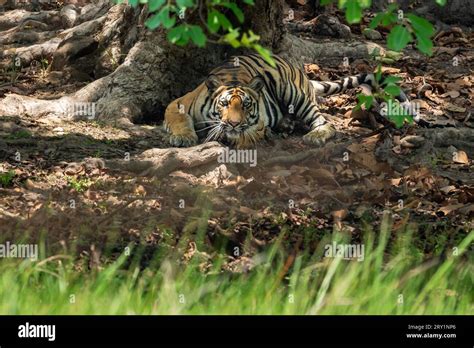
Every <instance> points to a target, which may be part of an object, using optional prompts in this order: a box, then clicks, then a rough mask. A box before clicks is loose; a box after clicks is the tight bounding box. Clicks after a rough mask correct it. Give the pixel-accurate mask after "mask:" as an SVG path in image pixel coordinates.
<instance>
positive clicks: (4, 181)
mask: <svg viewBox="0 0 474 348" xmlns="http://www.w3.org/2000/svg"><path fill="white" fill-rule="evenodd" d="M14 177H15V172H14V171H13V170H9V171H8V172H5V173H0V186H1V187H8V186H10V185H11V184H12V182H13V178H14Z"/></svg>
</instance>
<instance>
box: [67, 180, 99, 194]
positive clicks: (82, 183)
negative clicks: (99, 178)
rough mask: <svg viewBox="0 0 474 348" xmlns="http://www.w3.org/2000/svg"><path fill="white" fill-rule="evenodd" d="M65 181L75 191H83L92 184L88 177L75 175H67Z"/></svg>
mask: <svg viewBox="0 0 474 348" xmlns="http://www.w3.org/2000/svg"><path fill="white" fill-rule="evenodd" d="M67 182H68V184H69V187H71V188H72V189H74V190H75V191H77V192H84V191H86V190H87V189H88V188H89V187H90V186H91V185H92V184H93V183H92V181H91V180H90V179H88V178H84V179H78V178H75V177H68V178H67Z"/></svg>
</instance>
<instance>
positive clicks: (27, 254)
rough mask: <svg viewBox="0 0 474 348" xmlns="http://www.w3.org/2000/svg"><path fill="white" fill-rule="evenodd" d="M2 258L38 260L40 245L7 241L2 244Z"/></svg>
mask: <svg viewBox="0 0 474 348" xmlns="http://www.w3.org/2000/svg"><path fill="white" fill-rule="evenodd" d="M0 258H19V259H30V260H32V261H36V260H38V245H37V244H13V243H10V242H8V241H7V242H6V243H5V244H0Z"/></svg>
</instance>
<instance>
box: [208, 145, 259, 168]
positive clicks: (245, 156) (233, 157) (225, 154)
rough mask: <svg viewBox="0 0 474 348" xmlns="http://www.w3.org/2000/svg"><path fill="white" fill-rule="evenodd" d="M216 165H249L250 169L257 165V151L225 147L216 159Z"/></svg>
mask: <svg viewBox="0 0 474 348" xmlns="http://www.w3.org/2000/svg"><path fill="white" fill-rule="evenodd" d="M217 162H218V163H249V165H250V167H255V166H256V165H257V150H255V149H253V150H235V149H229V148H228V147H225V148H224V149H223V150H222V152H221V153H220V154H219V157H217Z"/></svg>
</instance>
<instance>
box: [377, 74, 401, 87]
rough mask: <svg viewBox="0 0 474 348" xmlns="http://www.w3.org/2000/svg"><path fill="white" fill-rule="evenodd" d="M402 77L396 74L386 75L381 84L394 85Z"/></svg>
mask: <svg viewBox="0 0 474 348" xmlns="http://www.w3.org/2000/svg"><path fill="white" fill-rule="evenodd" d="M401 80H402V79H401V78H400V77H398V76H387V77H386V78H384V79H383V82H382V84H383V85H386V86H388V85H394V84H397V83H398V82H400V81H401Z"/></svg>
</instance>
